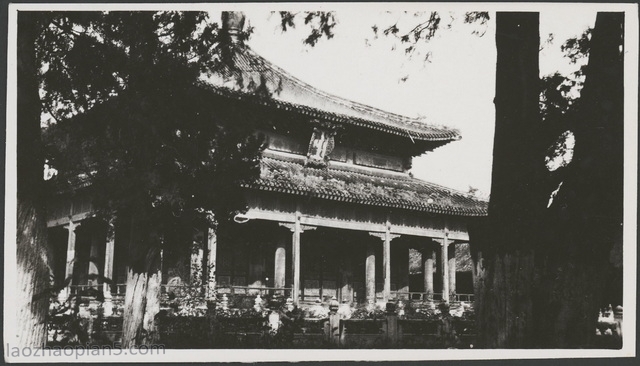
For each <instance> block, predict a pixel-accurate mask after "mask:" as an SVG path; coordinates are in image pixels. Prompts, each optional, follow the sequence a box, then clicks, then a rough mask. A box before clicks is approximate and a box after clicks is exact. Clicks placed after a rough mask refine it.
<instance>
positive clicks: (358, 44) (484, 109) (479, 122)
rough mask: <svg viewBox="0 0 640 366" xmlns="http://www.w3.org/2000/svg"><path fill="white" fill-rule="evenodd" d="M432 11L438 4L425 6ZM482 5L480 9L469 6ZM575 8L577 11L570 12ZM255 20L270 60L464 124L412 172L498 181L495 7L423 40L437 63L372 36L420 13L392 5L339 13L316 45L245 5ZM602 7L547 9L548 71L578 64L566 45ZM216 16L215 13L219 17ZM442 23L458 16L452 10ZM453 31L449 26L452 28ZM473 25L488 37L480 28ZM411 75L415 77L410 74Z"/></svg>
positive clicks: (254, 43)
mask: <svg viewBox="0 0 640 366" xmlns="http://www.w3.org/2000/svg"><path fill="white" fill-rule="evenodd" d="M425 10H426V11H427V13H426V16H428V11H430V9H425ZM469 10H478V9H469ZM569 10H570V11H569ZM245 14H246V16H247V21H248V22H249V24H250V25H251V26H253V27H254V33H253V35H252V37H251V39H250V40H249V44H250V46H251V47H252V48H253V49H254V50H255V51H257V52H258V53H259V54H261V55H262V56H263V57H265V58H266V59H268V60H270V61H272V62H273V63H275V64H276V65H279V66H280V67H282V68H284V69H285V70H287V71H288V72H290V73H291V74H293V75H294V76H296V77H298V78H300V79H302V80H304V81H306V82H308V83H309V84H311V85H314V86H316V87H317V88H319V89H322V90H325V91H327V92H330V93H333V94H336V95H339V96H341V97H345V98H348V99H352V100H354V101H358V102H362V103H365V104H369V105H372V106H375V107H378V108H381V109H384V110H388V111H391V112H396V113H400V114H403V115H407V116H410V117H416V116H423V117H426V119H427V121H429V123H434V124H439V125H446V126H450V127H454V128H457V129H459V130H460V131H461V134H462V140H461V141H457V142H452V143H450V144H448V145H446V146H444V147H441V148H439V149H436V150H435V151H434V152H432V153H429V154H426V155H423V156H421V157H418V158H416V159H415V160H414V165H413V170H412V172H413V174H414V175H415V176H416V177H418V178H422V179H425V180H428V181H431V182H434V183H438V184H442V185H445V186H448V187H451V188H455V189H459V190H462V191H467V190H468V188H469V186H472V187H475V188H478V189H479V190H480V193H481V194H482V195H484V196H487V195H488V194H489V192H490V184H491V161H492V150H493V132H494V115H495V113H494V105H493V97H494V95H495V89H494V88H495V62H496V50H495V14H494V13H493V12H492V13H491V20H490V21H489V23H488V24H487V25H486V26H480V25H478V24H475V25H468V24H463V22H462V19H463V16H464V11H457V12H455V13H451V15H452V16H453V17H454V19H455V20H454V21H453V24H452V27H451V29H441V30H440V31H439V32H438V33H437V34H436V37H435V38H434V39H432V40H431V41H430V42H429V43H428V44H425V45H424V47H425V48H424V49H423V50H425V51H427V50H428V51H431V53H432V56H431V62H429V63H425V62H424V61H423V58H422V57H418V56H416V57H414V58H411V59H410V58H408V57H407V56H406V55H405V53H404V51H403V49H402V48H401V47H397V48H396V50H392V47H393V44H394V43H397V41H395V40H393V39H391V38H384V37H380V38H378V39H373V38H374V34H373V31H372V29H371V27H372V25H374V24H375V25H378V26H379V28H383V27H385V26H388V25H391V24H393V23H395V22H396V21H398V22H399V25H401V24H405V23H406V24H417V23H416V21H418V20H419V19H420V18H414V17H413V16H412V15H411V13H410V14H404V13H402V12H392V13H389V12H384V11H380V8H379V7H378V8H376V7H371V6H366V5H364V4H363V6H362V7H358V8H348V9H343V10H340V11H337V12H336V16H337V20H338V24H337V25H336V27H335V28H334V33H335V37H334V38H333V39H331V40H328V41H327V40H326V39H322V40H321V41H320V42H319V43H318V44H317V45H316V46H315V47H309V46H305V45H304V44H303V43H302V39H303V38H304V37H305V36H306V35H307V34H308V29H307V28H306V27H304V26H303V25H302V22H299V23H300V24H301V25H299V26H298V28H296V29H294V30H291V31H288V32H286V33H282V32H281V30H280V28H279V27H278V25H279V21H280V17H279V15H278V14H270V13H269V12H265V11H245ZM595 14H596V13H595V11H593V9H582V10H581V9H579V8H571V9H569V8H566V7H565V8H563V9H554V11H552V12H551V11H549V12H543V13H541V15H540V38H541V41H542V42H544V41H545V40H546V39H547V36H548V34H549V33H553V34H554V41H553V43H552V44H550V45H546V46H545V49H543V51H542V52H541V55H540V72H541V75H545V74H549V73H552V72H554V71H556V70H559V71H561V72H562V73H568V72H571V71H573V70H574V69H575V68H576V67H577V66H575V65H570V64H569V62H568V60H566V59H563V57H562V53H561V52H560V45H561V44H562V43H563V42H564V41H565V40H566V39H567V38H570V37H574V36H576V35H579V34H581V33H582V32H583V31H584V30H585V29H586V28H587V27H589V26H591V27H593V25H594V22H595ZM211 16H212V18H214V19H215V17H216V15H214V14H211ZM442 18H443V19H442V23H441V24H443V25H446V24H447V23H448V22H449V14H447V13H443V17H442ZM443 28H444V27H443ZM474 30H477V31H480V32H485V34H484V36H482V37H479V36H478V35H474V34H472V32H473V31H474ZM405 76H408V78H407V79H406V81H401V79H402V78H404V77H405Z"/></svg>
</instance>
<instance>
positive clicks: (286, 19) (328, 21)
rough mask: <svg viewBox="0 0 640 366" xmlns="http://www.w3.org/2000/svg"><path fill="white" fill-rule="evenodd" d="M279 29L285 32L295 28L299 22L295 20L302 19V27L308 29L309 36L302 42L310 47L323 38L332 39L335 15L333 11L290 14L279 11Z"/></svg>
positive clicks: (335, 20) (335, 22) (335, 21)
mask: <svg viewBox="0 0 640 366" xmlns="http://www.w3.org/2000/svg"><path fill="white" fill-rule="evenodd" d="M279 15H280V28H281V29H282V31H283V32H286V31H287V30H288V29H289V28H295V27H296V23H297V22H299V20H297V19H296V18H302V19H303V21H304V25H305V26H307V27H308V28H309V35H308V36H307V37H306V38H305V39H304V40H303V41H302V42H303V43H304V44H306V45H309V46H311V47H313V46H315V45H316V44H317V43H318V41H320V39H322V38H323V37H324V38H326V39H331V38H333V35H334V33H333V28H334V27H335V26H336V24H337V23H338V22H337V19H336V14H335V12H333V11H303V12H298V13H294V12H290V11H281V12H279Z"/></svg>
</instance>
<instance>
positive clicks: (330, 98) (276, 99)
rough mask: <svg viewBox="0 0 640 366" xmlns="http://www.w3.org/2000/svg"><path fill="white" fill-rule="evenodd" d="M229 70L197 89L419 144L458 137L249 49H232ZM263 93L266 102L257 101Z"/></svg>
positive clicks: (211, 78)
mask: <svg viewBox="0 0 640 366" xmlns="http://www.w3.org/2000/svg"><path fill="white" fill-rule="evenodd" d="M231 51H232V53H231V60H232V64H233V68H231V67H223V68H222V69H221V70H218V71H217V72H216V73H214V74H213V75H210V76H209V77H207V78H205V79H203V82H202V83H201V85H203V86H206V87H208V88H209V89H211V90H213V91H215V92H217V93H219V94H222V95H224V96H226V97H233V98H237V99H243V100H247V101H254V102H256V103H259V104H263V105H269V106H272V107H275V108H279V109H284V110H291V111H296V112H299V113H302V114H304V115H307V116H309V117H311V118H322V119H326V120H330V121H333V122H338V123H344V124H351V125H357V126H361V127H366V128H371V129H376V130H380V131H383V132H386V133H391V134H396V135H401V136H406V137H409V138H411V139H414V140H422V141H442V142H445V143H446V142H448V141H454V140H459V139H460V138H461V136H460V133H459V132H458V131H457V130H455V129H451V128H448V127H444V126H436V125H433V124H428V123H427V122H425V121H424V120H421V119H417V118H410V117H406V116H402V115H399V114H395V113H391V112H386V111H383V110H381V109H377V108H374V107H371V106H368V105H365V104H362V103H357V102H353V101H351V100H348V99H345V98H341V97H338V96H335V95H332V94H329V93H326V92H323V91H320V90H318V89H316V88H314V87H313V86H311V85H309V84H307V83H305V82H303V81H301V80H299V79H297V78H296V77H294V76H292V75H290V74H289V73H287V72H286V71H285V70H283V69H281V68H279V67H278V66H276V65H274V64H272V63H271V62H269V61H267V60H266V59H264V58H263V57H261V56H260V55H258V54H257V53H255V52H254V51H253V50H252V49H251V48H250V47H248V46H246V45H236V46H234V47H232V48H231ZM261 88H262V92H264V91H265V90H266V91H267V92H268V94H269V96H270V97H269V98H264V97H263V98H260V97H257V95H256V94H257V92H256V91H257V90H260V89H261Z"/></svg>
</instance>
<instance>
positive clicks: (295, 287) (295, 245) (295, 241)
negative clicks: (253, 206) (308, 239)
mask: <svg viewBox="0 0 640 366" xmlns="http://www.w3.org/2000/svg"><path fill="white" fill-rule="evenodd" d="M301 232H302V230H301V229H300V217H299V216H297V215H296V222H295V223H294V224H293V234H292V237H291V244H292V245H291V255H292V259H293V263H292V265H293V268H292V271H291V275H292V276H293V281H292V283H291V287H292V290H291V297H293V303H294V304H296V305H298V303H299V301H300V300H299V299H300V234H301Z"/></svg>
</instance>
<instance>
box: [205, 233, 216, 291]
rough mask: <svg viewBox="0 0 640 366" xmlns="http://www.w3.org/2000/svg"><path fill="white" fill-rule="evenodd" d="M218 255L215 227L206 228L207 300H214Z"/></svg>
mask: <svg viewBox="0 0 640 366" xmlns="http://www.w3.org/2000/svg"><path fill="white" fill-rule="evenodd" d="M217 256H218V235H217V233H216V228H215V227H209V229H208V230H207V287H206V290H205V299H206V300H207V302H212V301H216V269H217V264H218V262H217Z"/></svg>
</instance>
